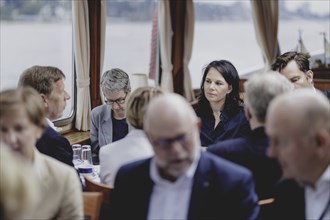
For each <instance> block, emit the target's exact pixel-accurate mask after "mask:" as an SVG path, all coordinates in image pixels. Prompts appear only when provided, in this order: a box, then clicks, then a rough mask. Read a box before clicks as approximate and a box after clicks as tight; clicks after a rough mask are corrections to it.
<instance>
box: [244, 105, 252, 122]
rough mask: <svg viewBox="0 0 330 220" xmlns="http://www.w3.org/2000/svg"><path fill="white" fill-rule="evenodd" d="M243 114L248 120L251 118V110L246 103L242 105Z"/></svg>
mask: <svg viewBox="0 0 330 220" xmlns="http://www.w3.org/2000/svg"><path fill="white" fill-rule="evenodd" d="M244 114H245V117H246V119H247V120H250V119H251V118H252V114H251V111H250V109H249V107H248V106H247V105H246V104H245V105H244Z"/></svg>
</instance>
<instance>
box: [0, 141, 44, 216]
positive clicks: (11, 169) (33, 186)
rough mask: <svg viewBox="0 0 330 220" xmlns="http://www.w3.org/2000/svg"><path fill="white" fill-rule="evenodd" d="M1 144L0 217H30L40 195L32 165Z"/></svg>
mask: <svg viewBox="0 0 330 220" xmlns="http://www.w3.org/2000/svg"><path fill="white" fill-rule="evenodd" d="M0 145H1V147H0V161H1V166H0V219H16V218H18V219H25V218H29V217H28V216H29V214H32V213H31V211H32V210H33V209H34V208H35V205H36V202H37V200H38V196H39V191H38V188H37V182H36V179H35V178H33V175H34V173H33V170H32V166H31V164H30V163H28V162H27V161H25V160H23V159H22V158H19V157H17V155H15V154H14V153H12V152H11V150H10V148H9V147H8V146H7V145H6V144H5V143H2V142H0Z"/></svg>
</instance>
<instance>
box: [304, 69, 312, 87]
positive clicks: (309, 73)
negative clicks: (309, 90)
mask: <svg viewBox="0 0 330 220" xmlns="http://www.w3.org/2000/svg"><path fill="white" fill-rule="evenodd" d="M305 75H306V78H307V80H308V82H310V83H311V84H313V78H314V73H313V71H312V70H308V71H307V72H306V73H305Z"/></svg>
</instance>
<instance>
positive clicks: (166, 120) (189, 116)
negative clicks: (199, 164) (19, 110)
mask: <svg viewBox="0 0 330 220" xmlns="http://www.w3.org/2000/svg"><path fill="white" fill-rule="evenodd" d="M199 127H200V121H199V119H198V118H197V116H196V114H195V112H194V110H193V109H192V107H191V106H190V104H189V103H188V102H187V101H186V100H185V99H184V98H183V97H182V96H180V95H177V94H165V95H162V96H159V97H156V98H155V99H153V100H152V101H151V102H150V104H149V106H148V109H147V112H146V117H145V121H144V128H145V129H144V130H145V131H146V133H147V136H148V138H149V140H150V143H151V144H152V146H153V149H154V152H155V159H156V164H157V166H158V169H159V173H160V175H161V176H162V177H163V178H165V179H167V180H169V181H175V180H176V179H177V178H178V177H179V176H180V175H182V174H183V173H184V172H185V171H186V170H187V169H188V168H189V166H190V165H191V163H192V162H193V160H194V159H195V158H196V157H197V155H198V153H199V150H200V138H199Z"/></svg>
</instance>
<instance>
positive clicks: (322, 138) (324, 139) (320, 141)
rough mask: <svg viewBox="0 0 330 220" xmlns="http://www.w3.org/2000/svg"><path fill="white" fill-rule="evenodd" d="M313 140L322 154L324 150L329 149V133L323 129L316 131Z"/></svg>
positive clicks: (327, 150)
mask: <svg viewBox="0 0 330 220" xmlns="http://www.w3.org/2000/svg"><path fill="white" fill-rule="evenodd" d="M315 141H316V146H317V148H318V149H319V151H320V153H322V154H324V152H329V151H330V135H329V133H328V132H327V131H326V130H325V129H322V130H319V131H317V132H316V134H315Z"/></svg>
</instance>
